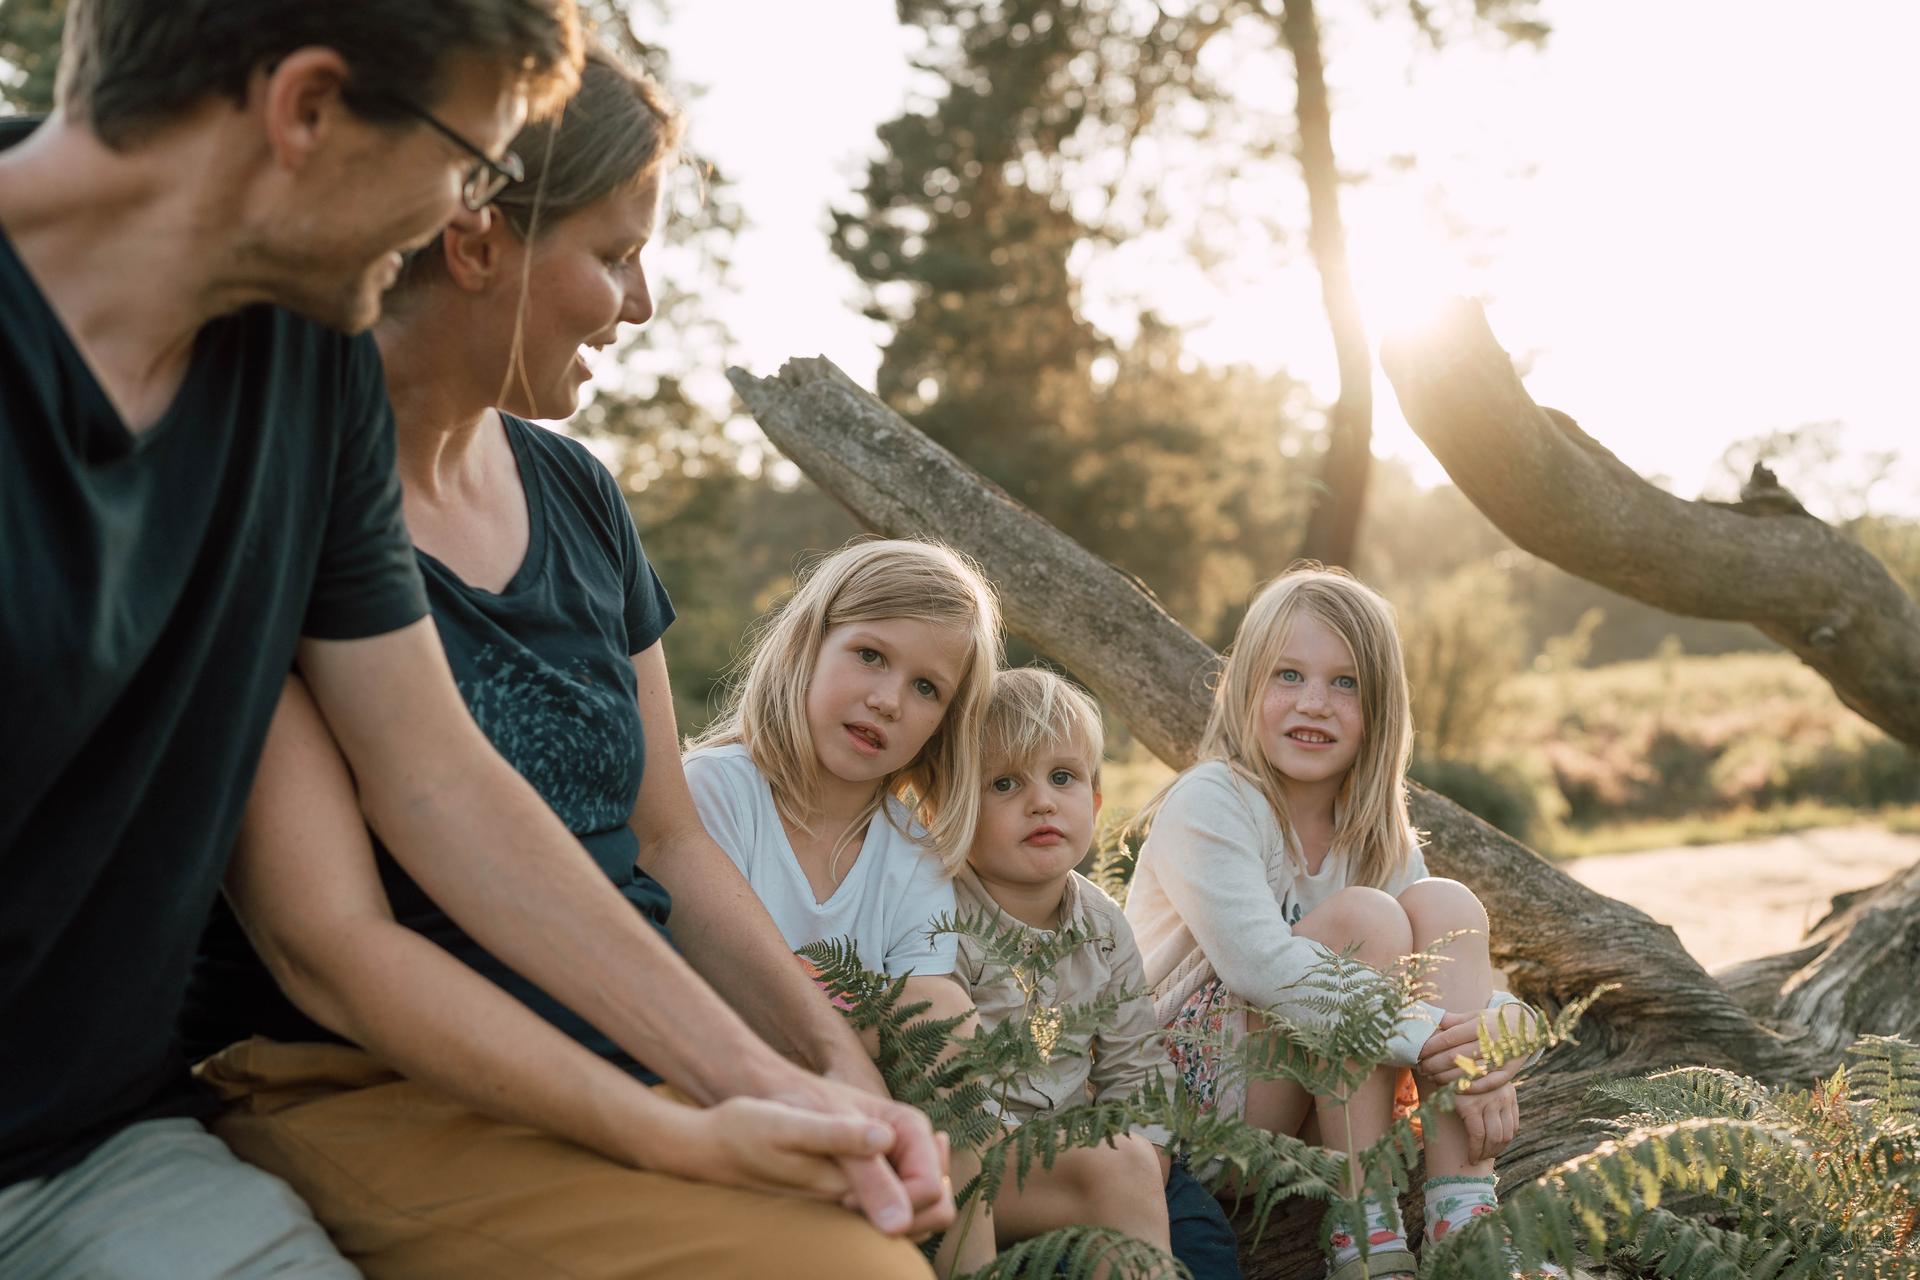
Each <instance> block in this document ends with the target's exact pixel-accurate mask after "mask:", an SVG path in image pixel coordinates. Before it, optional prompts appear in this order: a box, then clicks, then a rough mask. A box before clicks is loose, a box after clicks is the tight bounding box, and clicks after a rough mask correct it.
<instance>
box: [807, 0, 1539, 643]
mask: <svg viewBox="0 0 1920 1280" xmlns="http://www.w3.org/2000/svg"><path fill="white" fill-rule="evenodd" d="M1537 7H1538V0H1475V2H1474V3H1471V4H1469V3H1465V0H1458V2H1455V3H1440V4H1430V3H1410V4H1408V5H1407V6H1406V7H1405V10H1404V18H1405V20H1406V21H1407V22H1408V23H1409V30H1410V31H1411V32H1412V33H1413V34H1414V37H1415V38H1416V39H1417V40H1418V41H1420V42H1421V43H1423V44H1424V45H1426V46H1429V47H1433V48H1439V47H1441V46H1443V45H1444V44H1445V43H1446V42H1448V41H1449V40H1452V39H1456V38H1459V37H1462V36H1464V35H1468V34H1485V33H1493V34H1494V35H1495V36H1496V37H1497V38H1501V39H1504V40H1507V41H1510V42H1520V43H1531V44H1538V43H1539V42H1541V41H1542V40H1544V38H1545V36H1546V34H1547V28H1546V26H1545V24H1544V23H1543V22H1541V21H1540V20H1539V18H1538V16H1537ZM1392 12H1394V10H1393V9H1392V7H1389V8H1388V9H1386V10H1381V9H1379V8H1378V7H1377V6H1376V7H1375V8H1374V9H1372V10H1369V13H1370V14H1371V15H1372V16H1373V17H1375V18H1379V17H1383V16H1385V15H1386V14H1389V13H1392ZM899 13H900V18H901V21H902V22H903V23H906V24H908V25H910V26H913V27H915V28H918V29H919V30H920V31H922V32H923V33H924V34H925V36H926V47H925V52H924V53H923V55H922V57H921V59H920V62H919V65H920V67H921V69H922V70H923V71H925V72H926V73H927V74H928V76H929V77H930V81H931V83H932V84H933V85H934V86H936V87H935V89H934V90H933V91H932V92H930V93H929V95H928V99H927V100H926V101H922V102H919V103H916V104H915V105H914V107H912V108H911V109H910V110H909V111H908V112H907V113H906V114H905V115H903V116H901V117H900V118H899V119H897V120H895V121H893V122H891V123H889V124H888V125H886V126H884V127H883V128H882V130H881V141H882V144H883V146H884V147H885V149H886V153H887V154H886V155H885V157H884V158H883V159H881V160H880V161H878V162H876V163H875V164H874V165H873V166H872V168H871V170H870V171H869V175H868V181H867V186H866V189H865V191H864V192H863V196H864V198H865V207H864V208H863V209H860V210H858V211H854V212H842V213H840V214H839V215H837V217H836V228H835V249H836V250H837V251H838V252H839V253H840V255H841V256H842V257H843V258H844V259H846V260H847V261H848V262H849V263H850V264H851V265H852V266H853V267H854V269H855V270H856V271H857V272H858V273H859V274H860V276H861V277H862V279H863V280H865V281H867V282H868V284H869V286H870V288H871V292H872V298H873V306H872V307H871V309H870V310H871V314H873V315H874V316H875V317H876V318H879V319H882V320H884V321H886V322H888V323H890V324H892V325H893V326H894V329H895V336H894V339H893V342H892V343H891V345H890V346H889V348H888V352H887V363H886V365H885V366H884V367H883V370H882V376H881V387H880V390H881V395H882V397H883V398H884V399H885V400H887V402H888V403H889V404H892V405H894V406H895V407H897V408H900V409H902V411H904V412H906V413H907V414H908V416H909V417H910V418H912V419H913V421H915V422H916V424H918V425H920V426H922V427H923V428H924V429H926V430H927V431H928V432H929V433H930V434H931V435H933V436H934V438H936V439H938V440H940V441H941V442H942V443H944V444H947V445H950V446H952V447H954V448H955V449H956V450H957V451H958V452H959V453H960V455H961V456H962V457H964V458H966V459H967V460H968V461H969V462H971V463H973V464H975V465H977V466H980V467H981V469H982V470H984V471H985V472H986V473H987V474H988V475H990V476H991V477H992V478H994V479H995V480H997V481H1000V482H1002V483H1003V484H1006V487H1007V488H1008V489H1009V490H1010V491H1011V492H1013V493H1015V494H1016V495H1018V496H1020V497H1021V498H1022V499H1023V500H1027V501H1030V502H1032V500H1033V496H1034V495H1033V492H1032V491H1031V490H1030V489H1023V487H1022V486H1021V485H1019V484H1014V483H1008V481H1009V479H1010V473H1009V471H1008V469H1007V468H1005V467H1002V466H998V465H995V464H994V463H993V462H992V461H990V459H991V458H992V457H994V456H1010V455H1011V454H1012V453H1013V452H1014V448H1013V446H1014V444H1015V443H1016V442H1018V443H1021V444H1023V445H1024V448H1025V449H1026V450H1027V451H1028V452H1029V453H1031V452H1032V451H1034V450H1035V449H1036V448H1041V447H1043V446H1044V448H1047V449H1052V450H1060V449H1067V450H1071V449H1073V448H1075V447H1076V445H1075V441H1076V440H1077V439H1083V438H1084V437H1085V436H1086V435H1087V433H1088V432H1089V430H1090V427H1089V424H1090V423H1095V422H1096V421H1097V420H1098V414H1097V409H1096V408H1095V407H1094V402H1095V400H1097V396H1095V395H1092V394H1089V392H1088V389H1087V388H1086V387H1085V383H1086V373H1085V371H1086V370H1087V369H1088V368H1089V367H1099V366H1097V365H1095V364H1094V362H1096V361H1098V360H1099V358H1100V357H1101V355H1103V354H1105V355H1107V356H1108V357H1109V360H1108V364H1107V366H1106V367H1109V368H1110V367H1111V364H1112V361H1114V360H1124V359H1125V358H1126V354H1127V350H1128V349H1129V348H1127V347H1116V346H1115V344H1113V343H1112V342H1111V341H1110V340H1109V339H1108V338H1107V337H1106V336H1105V335H1102V334H1100V333H1098V332H1097V331H1095V330H1093V329H1092V327H1091V326H1089V325H1088V324H1087V323H1086V322H1085V321H1084V320H1083V319H1082V318H1081V316H1080V310H1079V307H1078V303H1077V299H1076V276H1077V275H1079V274H1083V269H1084V267H1085V266H1086V264H1087V263H1088V262H1089V261H1090V260H1091V259H1092V258H1094V257H1095V256H1097V255H1099V254H1101V253H1108V254H1114V253H1124V252H1129V251H1131V250H1132V249H1134V248H1137V246H1136V245H1134V244H1133V243H1132V242H1134V241H1135V240H1136V239H1137V238H1138V237H1140V236H1142V235H1147V234H1153V233H1161V234H1163V235H1173V234H1179V235H1183V236H1184V239H1185V244H1184V248H1185V250H1186V255H1187V263H1186V264H1183V265H1190V266H1191V267H1192V268H1193V269H1194V270H1196V271H1206V270H1208V269H1211V268H1212V267H1215V266H1220V267H1224V268H1227V269H1232V268H1233V267H1234V266H1235V265H1236V262H1235V260H1236V259H1244V258H1247V257H1258V256H1259V255H1261V254H1262V253H1263V252H1270V253H1272V254H1273V255H1275V256H1279V255H1281V254H1283V253H1285V252H1287V251H1288V250H1287V249H1286V248H1285V246H1286V245H1287V242H1288V241H1290V240H1291V239H1293V238H1294V237H1296V236H1297V235H1298V230H1299V228H1298V226H1297V218H1296V217H1294V216H1293V215H1291V212H1290V211H1288V210H1270V209H1267V208H1264V207H1260V202H1259V201H1258V200H1257V199H1250V198H1249V193H1250V191H1251V190H1252V189H1253V188H1254V187H1257V186H1258V183H1257V182H1254V183H1252V184H1250V183H1249V175H1257V174H1259V173H1260V172H1262V171H1269V172H1271V171H1275V170H1276V169H1277V168H1278V167H1287V168H1291V166H1292V165H1293V164H1294V163H1295V162H1296V161H1297V163H1298V166H1299V174H1300V177H1301V179H1302V180H1303V181H1302V185H1303V186H1304V191H1305V197H1306V199H1305V205H1304V210H1303V212H1304V215H1305V219H1304V220H1305V223H1306V228H1305V229H1306V241H1307V248H1308V250H1309V253H1310V255H1311V258H1312V260H1313V262H1314V265H1315V268H1316V270H1317V272H1318V274H1319V276H1320V280H1321V286H1322V299H1323V303H1324V306H1325V309H1326V311H1327V315H1328V320H1329V327H1330V330H1331V333H1332V337H1333V344H1334V348H1335V353H1336V358H1337V362H1338V366H1339V370H1340V389H1339V394H1338V397H1337V399H1336V401H1335V403H1334V404H1333V405H1332V406H1331V408H1330V410H1329V411H1328V413H1327V415H1326V417H1327V430H1326V432H1325V434H1324V436H1323V437H1322V438H1321V439H1320V440H1319V441H1318V447H1319V448H1320V449H1321V450H1323V459H1322V461H1321V464H1320V469H1319V475H1318V476H1317V477H1316V478H1314V479H1312V480H1308V479H1307V478H1306V477H1305V476H1304V475H1301V474H1299V471H1300V468H1298V467H1296V468H1293V469H1291V476H1290V478H1291V480H1292V483H1291V484H1290V485H1288V486H1287V487H1286V488H1284V489H1282V488H1279V487H1278V486H1275V487H1273V488H1272V489H1270V493H1271V494H1273V495H1276V496H1277V495H1278V494H1281V493H1284V494H1286V495H1287V511H1286V515H1287V517H1288V519H1289V521H1290V522H1292V524H1293V526H1294V528H1293V532H1292V533H1291V535H1290V539H1291V540H1290V541H1289V542H1288V544H1287V545H1288V547H1289V549H1293V548H1298V549H1299V550H1300V551H1301V552H1302V553H1303V554H1306V555H1310V556H1313V557H1314V558H1317V559H1322V560H1325V561H1327V562H1329V563H1339V564H1346V565H1350V566H1351V565H1352V564H1354V562H1355V559H1356V538H1357V535H1358V530H1359V527H1360V518H1361V512H1362V509H1363V506H1364V501H1365V493H1366V487H1367V480H1368V473H1369V469H1370V463H1371V451H1370V443H1371V431H1372V389H1371V388H1372V383H1371V378H1372V355H1371V352H1370V348H1369V342H1368V338H1367V332H1366V327H1365V323H1364V320H1363V318H1362V316H1361V313H1360V307H1359V304H1358V301H1357V299H1356V297H1355V294H1354V289H1353V284H1352V280H1351V273H1350V270H1349V267H1348V262H1347V254H1346V246H1345V233H1344V230H1343V228H1342V224H1341V218H1340V207H1339V189H1340V186H1341V184H1342V183H1343V181H1345V180H1347V175H1345V174H1343V173H1342V171H1341V169H1340V167H1339V165H1338V162H1337V160H1336V157H1335V153H1334V148H1333V137H1332V101H1331V94H1330V92H1329V89H1328V85H1327V77H1326V66H1325V61H1324V59H1323V57H1322V53H1321V47H1322V41H1321V17H1320V14H1319V13H1318V12H1317V11H1316V9H1315V7H1314V5H1313V4H1312V3H1311V0H1287V2H1285V3H1283V2H1282V0H1219V2H1213V0H1207V2H1204V3H1188V4H1170V3H1147V2H1146V0H1013V2H1002V0H901V2H900V4H899ZM1223 34H1224V35H1226V36H1228V40H1227V41H1226V42H1224V43H1225V44H1227V45H1230V46H1231V47H1232V49H1233V51H1234V52H1233V56H1232V57H1231V58H1228V59H1218V58H1214V59H1210V58H1209V57H1208V56H1207V55H1208V51H1209V48H1210V46H1212V45H1214V44H1215V43H1216V42H1217V41H1218V38H1219V37H1220V36H1222V35H1223ZM1280 59H1284V60H1285V61H1286V62H1288V63H1290V67H1291V73H1292V78H1293V81H1294V83H1295V85H1296V89H1297V92H1296V95H1295V102H1294V104H1293V108H1292V110H1291V112H1290V113H1275V112H1273V111H1271V110H1268V109H1262V108H1258V107H1255V106H1253V105H1251V104H1249V103H1248V102H1247V101H1245V99H1244V96H1243V95H1237V94H1236V93H1235V92H1234V91H1233V84H1232V83H1229V80H1230V79H1232V78H1233V77H1235V76H1237V77H1241V78H1240V79H1237V80H1235V81H1234V83H1239V84H1244V83H1245V79H1244V77H1246V76H1248V75H1249V74H1253V75H1258V74H1260V73H1262V72H1265V71H1268V70H1272V71H1275V72H1278V73H1279V74H1282V75H1285V74H1287V71H1286V70H1285V69H1284V68H1283V67H1282V66H1281V65H1280V63H1279V62H1278V61H1276V60H1280ZM1286 139H1293V141H1292V142H1291V143H1288V142H1284V141H1282V140H1286ZM1152 305H1153V304H1152V301H1151V300H1150V299H1148V300H1141V305H1140V310H1142V311H1151V310H1152ZM1012 307H1018V308H1020V310H1021V314H1020V315H1019V316H1017V317H1016V316H1013V315H1011V314H1010V312H1009V308H1012ZM1093 390H1095V391H1097V388H1094V389H1093ZM936 398H938V401H939V402H940V403H938V404H937V403H936ZM942 406H944V407H942ZM1288 422H1289V425H1290V426H1291V427H1292V429H1293V430H1295V431H1298V430H1299V426H1298V416H1297V415H1290V416H1289V418H1288ZM988 424H991V425H988ZM1107 426H1108V424H1106V423H1104V422H1100V423H1099V425H1098V426H1097V427H1095V428H1092V429H1093V431H1094V433H1095V434H1096V435H1099V436H1100V438H1101V439H1102V440H1104V439H1105V437H1104V434H1102V433H1103V432H1104V430H1105V429H1107ZM989 432H991V433H992V434H994V435H996V436H999V437H1005V438H1008V439H1007V440H1006V441H1005V443H1004V444H1002V445H1001V446H998V447H996V446H995V445H993V444H991V443H990V442H989V441H988V440H987V439H986V438H985V436H986V434H987V433H989ZM963 437H964V441H963ZM1302 452H1303V453H1307V452H1310V451H1307V450H1302ZM1049 470H1050V469H1049ZM1046 473H1048V472H1047V471H1043V474H1046ZM1199 500H1200V501H1205V500H1206V499H1205V498H1204V497H1203V498H1200V499H1199ZM1273 500H1274V498H1273V497H1272V496H1270V497H1269V502H1272V501H1273ZM1033 505H1035V508H1036V510H1039V511H1041V512H1042V513H1043V514H1046V515H1048V516H1049V517H1050V518H1054V517H1056V516H1057V513H1056V511H1055V510H1053V509H1050V508H1049V506H1048V505H1047V504H1046V503H1045V502H1044V501H1042V502H1037V503H1034V504H1033ZM1302 507H1305V508H1306V513H1305V514H1306V522H1305V525H1304V531H1302V529H1301V526H1300V525H1299V520H1300V518H1301V514H1302V513H1301V510H1300V508H1302ZM1276 514H1278V513H1276ZM1063 527H1065V528H1067V529H1068V531H1069V532H1071V533H1073V534H1074V535H1075V536H1076V537H1087V538H1089V545H1091V546H1093V547H1094V548H1095V549H1096V550H1098V551H1100V552H1101V553H1102V554H1114V555H1115V558H1117V559H1119V562H1120V563H1123V564H1128V565H1129V567H1130V568H1135V569H1136V571H1137V572H1139V573H1140V574H1141V575H1142V576H1143V577H1144V578H1146V579H1147V580H1148V581H1149V582H1153V583H1155V585H1156V586H1157V585H1158V583H1157V581H1156V575H1155V573H1154V572H1152V571H1151V569H1149V568H1147V567H1142V566H1135V565H1132V564H1130V563H1129V562H1128V561H1127V560H1125V559H1124V558H1122V557H1120V556H1119V555H1118V549H1117V548H1110V547H1109V546H1108V545H1106V544H1104V543H1103V542H1102V541H1101V539H1100V538H1099V536H1098V533H1097V531H1095V530H1090V529H1085V528H1080V527H1074V526H1072V525H1070V524H1063ZM1262 553H1263V556H1262V558H1263V559H1264V560H1265V561H1266V562H1268V563H1271V562H1273V561H1275V560H1282V561H1283V560H1284V559H1285V557H1284V555H1279V556H1276V555H1274V554H1272V553H1271V552H1270V551H1269V550H1268V549H1267V548H1264V547H1263V548H1262ZM1202 625H1203V629H1204V626H1205V623H1203V624H1202Z"/></svg>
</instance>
